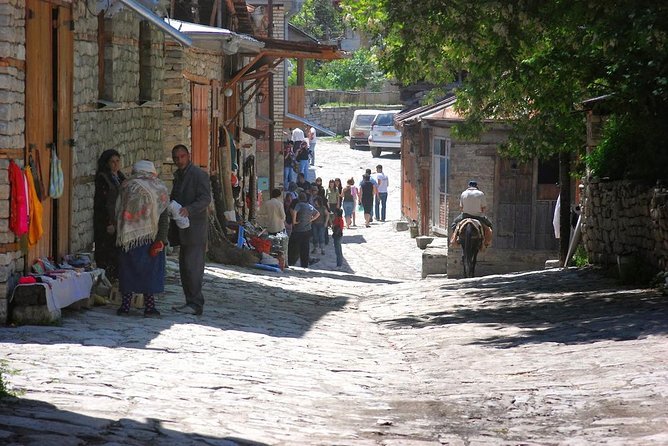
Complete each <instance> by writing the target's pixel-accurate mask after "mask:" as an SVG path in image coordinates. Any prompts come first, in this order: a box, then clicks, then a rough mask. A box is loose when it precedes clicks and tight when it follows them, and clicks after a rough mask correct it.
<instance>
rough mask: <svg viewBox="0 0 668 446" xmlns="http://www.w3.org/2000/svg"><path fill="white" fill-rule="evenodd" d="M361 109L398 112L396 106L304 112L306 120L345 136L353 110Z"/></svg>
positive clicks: (308, 110) (318, 109) (334, 108)
mask: <svg viewBox="0 0 668 446" xmlns="http://www.w3.org/2000/svg"><path fill="white" fill-rule="evenodd" d="M361 108H373V109H374V110H398V109H399V108H397V106H390V105H379V106H373V107H359V106H346V107H323V108H320V107H311V108H307V110H306V116H305V117H306V119H308V120H309V121H312V122H315V123H316V124H318V125H319V126H321V127H324V128H326V129H329V130H331V131H333V132H335V133H336V134H337V135H345V134H346V132H347V131H348V129H349V128H350V121H352V119H353V113H354V112H355V110H358V109H361Z"/></svg>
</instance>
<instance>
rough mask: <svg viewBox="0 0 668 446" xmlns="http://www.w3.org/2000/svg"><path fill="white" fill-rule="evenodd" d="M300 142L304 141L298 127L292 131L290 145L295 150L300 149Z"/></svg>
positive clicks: (302, 133) (302, 132)
mask: <svg viewBox="0 0 668 446" xmlns="http://www.w3.org/2000/svg"><path fill="white" fill-rule="evenodd" d="M297 141H300V142H297ZM301 141H305V138H304V131H303V130H302V129H300V128H299V127H295V129H294V130H292V143H293V144H294V147H295V148H299V147H301Z"/></svg>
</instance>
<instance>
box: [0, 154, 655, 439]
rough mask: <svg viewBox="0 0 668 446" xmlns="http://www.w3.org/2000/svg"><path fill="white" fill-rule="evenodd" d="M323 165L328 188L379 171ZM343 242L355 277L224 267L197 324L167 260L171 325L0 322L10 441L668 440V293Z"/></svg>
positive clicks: (400, 237) (339, 160) (103, 319)
mask: <svg viewBox="0 0 668 446" xmlns="http://www.w3.org/2000/svg"><path fill="white" fill-rule="evenodd" d="M318 154H319V155H321V157H322V158H318V159H316V165H317V166H319V167H318V174H319V175H320V176H322V177H323V179H324V180H325V182H326V181H327V180H328V179H329V177H330V176H340V177H341V178H345V177H346V176H348V177H349V176H354V177H355V178H356V180H359V177H361V173H362V171H363V170H362V169H363V168H364V167H367V166H368V167H370V168H373V167H374V166H375V164H376V163H377V161H378V159H372V158H371V155H370V154H369V153H368V152H357V151H351V150H350V149H349V148H348V147H347V145H345V144H328V143H326V142H324V141H321V142H319V145H318ZM325 155H326V156H327V158H325ZM380 160H381V163H382V164H383V166H384V168H385V171H386V172H387V173H388V174H389V175H390V181H391V183H390V184H391V185H392V184H393V183H392V181H393V179H396V178H399V176H398V169H399V164H400V160H399V159H398V158H396V157H391V156H389V155H384V156H383V157H382V158H381V159H380ZM394 185H396V186H394V187H396V189H394V190H391V191H390V203H391V205H390V206H393V207H391V209H390V212H389V214H388V220H396V219H398V218H399V211H398V203H399V189H398V182H396V181H395V182H394ZM344 236H345V237H346V238H347V240H345V239H344V240H345V243H344V248H343V249H344V256H345V258H346V263H345V266H344V268H343V269H341V270H334V268H333V265H335V261H334V260H333V256H334V252H333V247H332V245H331V244H330V245H328V246H327V250H326V254H325V255H324V256H321V255H319V256H318V257H320V261H319V262H318V263H316V264H315V265H313V267H312V268H310V269H303V268H299V267H297V268H291V269H290V270H288V271H286V272H285V273H269V272H266V271H261V270H254V269H248V268H239V267H228V266H221V265H215V264H209V265H208V266H207V270H206V277H205V297H206V300H207V303H206V306H205V310H204V315H202V316H199V317H198V316H188V315H182V314H178V313H174V312H172V311H171V310H170V308H171V306H172V305H174V304H178V303H182V300H183V298H182V296H181V290H180V286H179V284H178V271H177V266H176V264H175V262H174V260H173V259H171V260H170V261H169V264H168V291H167V293H165V295H164V296H161V297H160V298H159V299H158V303H157V305H158V308H159V309H160V311H162V314H163V316H162V318H161V319H144V318H143V317H141V311H140V310H133V314H132V315H131V316H130V317H118V316H116V314H115V308H113V307H111V306H104V307H95V308H93V309H90V310H82V311H72V312H66V313H65V315H64V318H63V321H62V325H61V326H23V327H16V328H3V329H0V351H1V352H2V358H4V359H5V360H7V363H6V368H7V369H10V370H13V371H15V374H11V375H10V374H7V373H3V380H4V382H5V383H6V384H7V385H8V386H9V388H10V390H13V391H15V392H16V391H18V392H19V398H17V399H9V400H7V399H5V400H2V403H0V444H11V445H85V444H96V445H97V444H107V445H112V444H119V445H189V444H210V445H237V444H239V445H245V444H254V445H262V444H270V445H387V446H391V445H440V444H451V445H492V444H494V445H496V444H508V445H516V444H549V445H553V444H582V445H585V444H586V445H590V444H619V445H629V444H637V445H648V444H649V445H651V444H656V445H663V444H668V428H667V426H668V404H667V403H668V401H667V398H668V364H667V362H668V359H666V358H668V342H667V341H668V339H667V335H666V331H667V327H668V325H667V324H668V322H667V321H668V311H667V305H666V298H665V297H663V296H660V295H659V294H658V293H656V292H654V291H652V290H637V289H623V288H620V287H619V285H617V284H616V282H615V281H614V280H613V279H606V278H604V277H603V276H601V275H599V274H598V273H597V272H596V271H594V270H575V269H570V270H564V271H560V270H547V271H539V272H533V273H518V274H510V275H504V276H490V277H485V278H479V279H467V280H448V279H445V278H439V277H436V278H428V279H424V280H422V279H420V278H419V277H420V271H419V260H420V254H421V252H420V250H419V249H417V247H416V244H415V240H413V239H411V238H410V237H409V235H408V233H407V232H396V231H394V230H393V226H392V221H388V222H386V223H376V224H374V225H372V226H371V228H364V227H361V228H360V227H358V228H357V229H355V230H350V231H346V232H345V233H344Z"/></svg>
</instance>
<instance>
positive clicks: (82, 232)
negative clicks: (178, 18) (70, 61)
mask: <svg viewBox="0 0 668 446" xmlns="http://www.w3.org/2000/svg"><path fill="white" fill-rule="evenodd" d="M73 13H74V21H75V34H74V61H75V66H74V94H73V95H74V114H73V120H74V140H75V147H74V153H73V155H74V156H73V178H72V186H73V187H72V217H71V219H72V220H71V234H70V236H71V249H72V251H77V250H90V248H91V245H92V242H93V195H94V191H95V183H94V180H95V170H96V167H97V166H96V165H97V159H98V158H99V156H100V154H101V153H102V152H103V151H104V150H106V149H116V150H118V151H119V153H120V154H121V164H122V166H123V167H122V170H123V172H125V173H126V174H127V173H129V172H130V169H131V166H132V164H133V163H134V162H135V161H137V160H140V159H149V160H151V161H154V162H155V164H156V168H157V169H158V171H160V170H161V167H162V162H163V144H162V122H161V121H162V103H161V102H159V101H151V102H144V101H141V100H140V99H142V98H140V91H139V78H140V65H139V31H140V17H139V16H138V15H137V14H134V13H132V12H131V11H127V10H124V11H122V12H120V13H118V14H116V15H114V16H113V19H112V20H111V22H107V24H106V25H105V26H107V30H108V31H111V33H112V40H111V42H112V43H111V47H112V48H111V54H113V58H112V60H111V62H112V63H111V64H110V65H111V66H112V67H113V69H112V72H108V73H107V74H106V76H109V77H108V78H107V79H106V80H107V82H108V83H109V88H108V89H107V90H108V91H111V93H110V94H111V97H107V98H105V99H107V100H108V101H111V102H112V105H108V106H102V104H101V103H99V102H98V99H99V98H98V89H97V84H98V62H97V60H98V44H97V32H98V29H97V17H95V16H93V15H92V14H90V13H89V12H88V10H87V9H86V7H85V5H83V2H75V4H74V9H73ZM149 30H150V34H149V42H148V43H147V45H148V47H149V53H148V54H147V58H146V59H145V61H144V63H145V64H148V65H153V71H152V72H151V76H152V77H151V82H150V88H151V91H149V92H146V94H145V95H146V96H148V97H150V98H151V99H154V100H155V99H160V97H161V91H162V86H163V76H164V74H163V72H164V52H163V46H164V35H163V33H162V32H161V31H160V30H158V29H157V28H155V27H154V26H152V25H151V26H150V27H149ZM147 61H148V62H147ZM145 67H146V65H145ZM108 94H109V93H108Z"/></svg>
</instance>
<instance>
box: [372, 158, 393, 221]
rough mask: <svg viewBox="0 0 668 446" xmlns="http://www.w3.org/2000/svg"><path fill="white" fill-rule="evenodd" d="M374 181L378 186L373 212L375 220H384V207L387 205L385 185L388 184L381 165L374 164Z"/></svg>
mask: <svg viewBox="0 0 668 446" xmlns="http://www.w3.org/2000/svg"><path fill="white" fill-rule="evenodd" d="M375 177H376V183H377V187H378V196H376V205H375V214H376V220H380V221H385V216H386V212H385V208H386V205H387V186H389V185H390V183H389V178H388V177H387V175H385V174H384V173H383V166H381V165H380V164H379V165H377V166H376V174H375Z"/></svg>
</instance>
